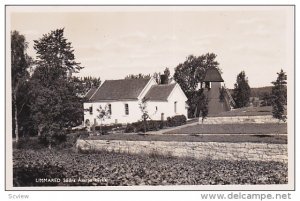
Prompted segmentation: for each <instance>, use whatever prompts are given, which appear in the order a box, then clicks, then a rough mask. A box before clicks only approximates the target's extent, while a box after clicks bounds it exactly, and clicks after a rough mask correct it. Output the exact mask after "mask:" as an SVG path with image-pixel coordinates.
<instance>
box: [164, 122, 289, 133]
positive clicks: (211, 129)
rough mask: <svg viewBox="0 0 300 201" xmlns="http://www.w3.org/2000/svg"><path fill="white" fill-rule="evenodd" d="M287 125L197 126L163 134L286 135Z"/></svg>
mask: <svg viewBox="0 0 300 201" xmlns="http://www.w3.org/2000/svg"><path fill="white" fill-rule="evenodd" d="M286 133H287V124H274V123H268V124H267V123H266V124H250V123H249V124H203V125H202V124H198V125H194V126H188V127H185V128H180V129H176V130H172V131H168V132H165V134H286Z"/></svg>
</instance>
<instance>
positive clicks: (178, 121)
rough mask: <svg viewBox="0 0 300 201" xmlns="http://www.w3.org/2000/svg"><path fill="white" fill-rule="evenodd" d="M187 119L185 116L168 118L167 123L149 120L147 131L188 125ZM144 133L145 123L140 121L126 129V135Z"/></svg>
mask: <svg viewBox="0 0 300 201" xmlns="http://www.w3.org/2000/svg"><path fill="white" fill-rule="evenodd" d="M186 120H187V119H186V117H185V116H184V115H177V116H174V117H168V118H167V121H160V120H149V121H146V130H147V131H158V130H160V129H163V128H165V127H174V126H181V125H183V124H185V123H186ZM136 132H144V122H143V121H138V122H134V123H131V124H127V126H126V128H125V133H136Z"/></svg>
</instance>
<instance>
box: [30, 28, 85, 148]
mask: <svg viewBox="0 0 300 201" xmlns="http://www.w3.org/2000/svg"><path fill="white" fill-rule="evenodd" d="M34 49H35V50H36V53H37V61H36V65H37V67H36V69H35V70H34V73H33V76H32V79H31V85H32V86H34V87H32V90H31V95H32V97H33V98H34V101H33V102H32V104H31V110H32V111H33V119H34V122H35V124H36V128H37V130H38V133H39V135H42V136H43V137H44V138H46V139H47V141H48V142H49V146H51V144H53V142H54V141H55V140H57V139H63V136H64V128H65V127H68V126H75V125H78V124H79V123H80V122H81V120H82V115H83V112H82V111H83V108H82V101H81V98H80V97H78V95H77V94H76V85H75V82H74V80H73V79H72V77H71V76H70V73H74V72H78V71H79V70H80V69H82V67H81V66H80V63H77V62H76V61H75V56H74V49H73V47H72V46H71V43H70V42H68V41H67V39H66V38H65V37H64V29H57V30H55V31H51V32H50V33H48V34H45V35H43V37H42V38H40V39H39V40H35V41H34Z"/></svg>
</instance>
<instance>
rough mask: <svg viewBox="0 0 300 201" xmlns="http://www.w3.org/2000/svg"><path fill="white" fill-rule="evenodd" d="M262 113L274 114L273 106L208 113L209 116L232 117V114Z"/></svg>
mask: <svg viewBox="0 0 300 201" xmlns="http://www.w3.org/2000/svg"><path fill="white" fill-rule="evenodd" d="M261 115H272V106H264V107H243V108H238V109H233V110H231V111H227V112H222V113H219V114H216V115H208V116H209V117H213V116H218V117H230V116H261Z"/></svg>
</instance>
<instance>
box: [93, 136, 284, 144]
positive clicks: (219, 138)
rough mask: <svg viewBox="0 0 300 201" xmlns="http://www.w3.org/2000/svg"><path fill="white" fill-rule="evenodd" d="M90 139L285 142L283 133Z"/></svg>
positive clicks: (104, 137) (98, 137) (97, 138)
mask: <svg viewBox="0 0 300 201" xmlns="http://www.w3.org/2000/svg"><path fill="white" fill-rule="evenodd" d="M88 139H91V140H127V141H166V142H170V141H171V142H172V141H173V142H174V141H175V142H225V143H243V142H249V143H268V144H287V136H285V135H284V136H283V135H277V136H274V135H221V134H217V135H193V134H191V135H165V134H163V135H151V134H148V135H145V134H110V135H101V136H91V137H89V138H88Z"/></svg>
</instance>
